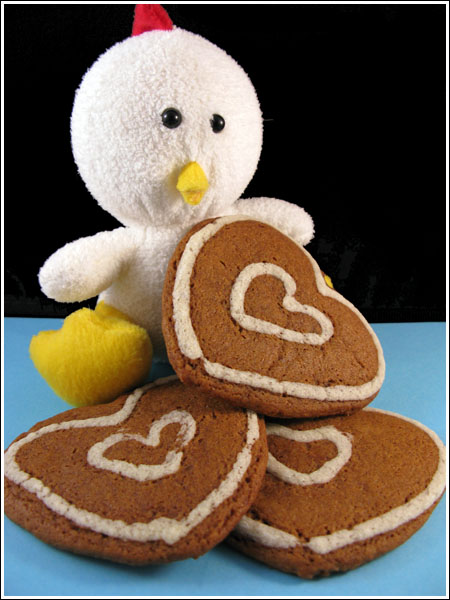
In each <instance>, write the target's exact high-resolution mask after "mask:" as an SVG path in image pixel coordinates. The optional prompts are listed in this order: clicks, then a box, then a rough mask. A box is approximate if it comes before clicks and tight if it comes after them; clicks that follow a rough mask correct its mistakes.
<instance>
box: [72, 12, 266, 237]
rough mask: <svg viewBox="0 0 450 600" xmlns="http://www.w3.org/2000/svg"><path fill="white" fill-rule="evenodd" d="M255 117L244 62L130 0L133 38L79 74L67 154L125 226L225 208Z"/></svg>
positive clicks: (257, 135) (247, 169)
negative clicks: (70, 149) (70, 150)
mask: <svg viewBox="0 0 450 600" xmlns="http://www.w3.org/2000/svg"><path fill="white" fill-rule="evenodd" d="M261 144H262V117H261V111H260V108H259V104H258V99H257V97H256V93H255V90H254V88H253V86H252V84H251V82H250V80H249V78H248V76H247V75H246V73H245V72H244V71H243V69H242V68H241V67H240V66H239V65H238V64H237V63H236V62H235V61H234V60H233V59H232V58H231V57H230V56H228V55H227V54H226V52H224V51H223V50H221V49H220V48H218V47H217V46H215V45H214V44H212V43H210V42H209V41H207V40H205V39H204V38H202V37H200V36H199V35H195V34H193V33H190V32H188V31H185V30H182V29H178V28H173V26H172V24H171V21H170V19H169V17H168V15H167V13H166V12H165V11H164V9H162V7H160V6H159V5H149V4H141V5H137V7H136V14H135V22H134V26H133V36H132V37H130V38H128V39H126V40H124V41H123V42H120V43H118V44H116V45H115V46H113V47H112V48H110V49H109V50H108V51H107V52H105V53H104V54H103V55H102V56H100V58H99V59H98V60H97V61H96V62H95V63H94V65H93V66H92V67H91V69H90V70H89V71H88V72H87V73H86V75H85V76H84V79H83V81H82V83H81V85H80V87H79V89H78V91H77V94H76V98H75V103H74V108H73V113H72V145H73V152H74V157H75V161H76V163H77V165H78V168H79V171H80V174H81V176H82V178H83V179H84V181H85V183H86V186H87V188H88V189H89V191H90V192H91V194H92V195H93V196H94V198H95V199H96V200H97V201H98V203H99V204H100V206H102V208H104V209H105V210H107V211H108V212H109V213H111V214H112V215H113V216H114V217H116V218H117V219H118V220H119V221H120V222H122V223H123V224H124V225H127V226H147V225H154V226H167V224H174V225H176V224H185V225H190V224H191V223H193V222H197V221H200V220H201V219H202V218H204V217H205V216H209V215H212V214H225V213H226V209H227V207H228V206H230V205H231V204H232V203H233V202H234V201H235V200H237V199H238V198H239V197H240V195H241V194H242V192H243V191H244V189H245V188H246V186H247V185H248V183H249V181H250V180H251V178H252V177H253V174H254V172H255V170H256V166H257V163H258V159H259V155H260V151H261Z"/></svg>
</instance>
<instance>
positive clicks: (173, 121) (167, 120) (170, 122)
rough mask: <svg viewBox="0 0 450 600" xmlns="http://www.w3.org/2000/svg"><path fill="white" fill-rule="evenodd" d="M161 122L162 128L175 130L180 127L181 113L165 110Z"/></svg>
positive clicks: (169, 109) (170, 109) (175, 110)
mask: <svg viewBox="0 0 450 600" xmlns="http://www.w3.org/2000/svg"><path fill="white" fill-rule="evenodd" d="M161 120H162V122H163V125H164V127H168V128H169V129H175V127H178V126H179V125H181V121H182V120H183V117H182V116H181V113H180V111H179V110H177V109H176V108H166V110H165V111H164V112H163V113H162V115H161Z"/></svg>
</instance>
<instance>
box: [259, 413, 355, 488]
mask: <svg viewBox="0 0 450 600" xmlns="http://www.w3.org/2000/svg"><path fill="white" fill-rule="evenodd" d="M266 432H267V435H268V436H269V435H278V436H280V437H283V438H286V439H288V440H293V441H295V442H303V443H308V442H318V441H322V440H328V441H330V442H333V444H334V445H335V446H336V448H337V451H338V453H337V455H336V456H335V457H333V458H331V459H330V460H327V461H325V462H324V463H323V465H322V466H321V467H319V468H318V469H316V470H315V471H312V472H311V473H302V472H301V471H296V470H295V469H291V468H290V467H288V466H287V465H285V464H284V463H282V462H280V461H279V460H277V459H276V458H275V457H274V456H273V454H271V453H270V452H269V460H268V463H267V471H268V472H269V473H272V475H274V476H275V477H278V479H281V480H282V481H285V482H286V483H290V484H292V485H313V484H319V483H328V481H331V480H332V479H333V478H334V477H336V475H337V474H338V473H339V471H340V470H341V469H342V467H343V466H344V465H345V464H347V462H348V461H349V460H350V458H351V455H352V442H351V436H350V435H349V434H345V433H343V432H342V431H339V429H336V427H334V426H332V425H331V426H327V427H317V428H316V429H306V430H298V429H291V428H290V427H284V426H283V425H275V424H266Z"/></svg>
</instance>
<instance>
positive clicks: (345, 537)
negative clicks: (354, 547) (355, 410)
mask: <svg viewBox="0 0 450 600" xmlns="http://www.w3.org/2000/svg"><path fill="white" fill-rule="evenodd" d="M362 410H364V411H367V412H377V413H380V414H385V415H391V416H393V417H397V418H399V419H403V420H404V421H407V422H408V423H411V424H412V425H415V426H416V427H419V428H420V429H422V430H423V431H424V432H425V433H426V434H427V435H429V436H430V438H431V439H432V440H433V442H434V443H435V444H436V446H437V448H438V451H439V460H438V465H437V467H436V471H435V472H434V474H433V477H432V478H431V481H430V482H429V484H428V485H427V487H426V488H425V489H424V490H422V492H420V493H419V494H417V496H414V497H413V498H411V499H410V500H408V502H406V503H405V504H404V505H402V506H397V507H395V508H392V509H391V510H389V511H387V512H385V513H383V514H381V515H378V516H377V517H373V518H372V519H368V520H367V521H363V522H362V523H358V524H357V525H355V526H354V527H353V528H352V529H340V530H338V531H334V532H333V533H329V534H326V535H318V536H314V537H311V538H310V539H309V541H308V542H302V541H301V540H300V539H299V538H298V537H297V536H295V535H292V534H291V533H287V532H286V531H283V530H282V529H278V528H277V527H273V526H271V525H266V524H265V523H260V522H258V521H255V520H254V519H251V518H250V517H247V516H244V517H243V518H242V519H241V520H240V521H239V523H238V525H237V526H236V527H235V529H234V531H235V532H236V533H237V534H238V535H240V536H243V537H246V538H248V539H251V540H253V541H255V542H257V543H259V544H261V545H263V546H268V547H271V548H294V547H295V546H304V547H307V548H310V549H311V550H312V551H313V552H315V553H316V554H327V553H328V552H333V551H334V550H337V549H339V548H342V547H343V546H347V545H349V544H353V543H355V542H361V541H364V540H367V539H370V538H372V537H375V536H376V535H380V534H383V533H386V532H388V531H392V530H393V529H396V528H397V527H400V526H401V525H403V524H404V523H407V522H408V521H411V520H413V519H416V518H417V517H419V516H420V515H421V514H422V513H424V512H425V511H426V510H428V509H429V508H430V507H431V506H432V505H433V504H434V503H435V502H436V500H438V499H439V497H440V496H441V494H442V493H443V492H444V490H445V480H446V468H445V446H444V444H443V443H442V441H441V440H440V438H439V436H438V435H437V434H436V433H435V432H434V431H433V430H431V429H429V428H428V427H427V426H426V425H424V424H423V423H420V421H416V420H415V419H411V418H410V417H404V416H403V415H399V414H397V413H394V412H392V411H388V410H383V409H380V408H372V407H365V408H363V409H362Z"/></svg>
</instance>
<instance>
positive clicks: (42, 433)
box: [5, 380, 267, 564]
mask: <svg viewBox="0 0 450 600" xmlns="http://www.w3.org/2000/svg"><path fill="white" fill-rule="evenodd" d="M218 440H220V444H218V443H217V442H218ZM266 464H267V441H266V436H265V428H264V422H263V421H262V420H261V419H259V418H258V417H257V415H256V414H255V413H254V412H252V411H247V410H243V409H237V408H234V407H232V406H230V405H229V404H228V403H226V402H224V401H223V400H220V399H217V398H213V397H211V396H210V395H207V394H204V393H202V392H201V391H200V390H198V389H196V388H193V387H192V386H184V385H182V384H181V383H180V382H179V381H178V380H176V381H174V380H172V381H165V382H160V383H159V384H158V385H155V384H150V385H149V386H146V387H144V388H141V389H138V390H135V391H134V392H133V393H131V394H130V395H128V396H122V397H121V398H118V399H117V400H115V401H114V402H112V403H110V404H103V405H98V406H91V407H83V408H78V409H73V410H69V411H66V412H65V413H62V414H60V415H57V416H56V417H53V418H51V419H48V420H47V421H44V422H42V423H38V424H37V425H36V426H35V427H33V428H32V429H31V430H30V431H29V432H28V433H25V434H23V435H21V436H19V438H17V439H16V440H15V441H14V442H13V443H12V444H11V445H10V447H9V448H8V450H7V451H6V454H5V513H6V514H7V516H9V517H10V518H11V519H12V520H13V521H15V522H16V523H18V524H19V525H22V526H23V527H24V528H26V529H28V530H29V531H30V532H31V533H33V534H34V535H36V536H37V537H39V538H41V539H43V540H44V541H46V542H48V543H50V544H53V545H55V546H58V547H60V548H63V549H66V550H71V551H73V552H78V553H82V554H89V555H93V556H97V557H100V558H106V559H109V560H114V561H118V562H125V563H129V564H147V563H162V562H169V561H172V560H179V559H182V558H188V557H196V556H199V555H201V554H203V553H204V552H206V551H207V550H209V549H210V548H211V547H213V546H214V545H216V544H217V543H219V542H220V541H221V540H222V539H223V538H224V537H225V536H226V535H227V534H228V533H229V532H230V531H231V529H232V528H233V527H234V526H235V525H236V524H237V522H238V521H239V519H240V518H241V517H242V516H243V515H244V514H245V512H246V511H247V510H248V508H249V507H250V505H251V503H252V502H253V500H254V499H255V497H256V493H257V491H258V489H259V487H260V485H261V482H262V480H263V477H264V471H265V467H266Z"/></svg>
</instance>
